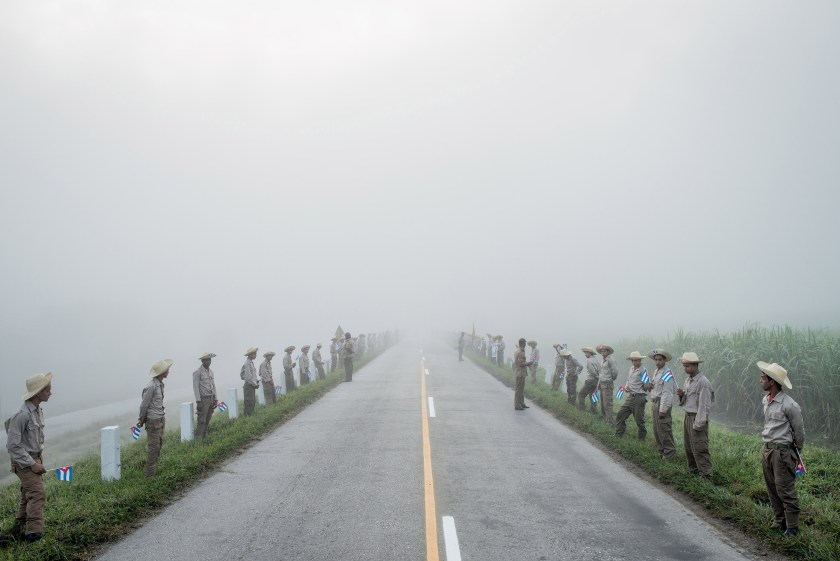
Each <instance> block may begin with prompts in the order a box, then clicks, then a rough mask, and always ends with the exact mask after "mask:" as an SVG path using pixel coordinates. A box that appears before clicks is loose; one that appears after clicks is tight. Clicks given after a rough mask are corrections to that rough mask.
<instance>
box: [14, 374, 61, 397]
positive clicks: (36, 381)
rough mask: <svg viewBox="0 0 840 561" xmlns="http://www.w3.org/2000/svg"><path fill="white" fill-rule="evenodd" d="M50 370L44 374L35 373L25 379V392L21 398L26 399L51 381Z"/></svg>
mask: <svg viewBox="0 0 840 561" xmlns="http://www.w3.org/2000/svg"><path fill="white" fill-rule="evenodd" d="M52 376H53V375H52V372H47V373H46V374H35V375H34V376H30V377H29V378H27V379H26V393H25V394H23V397H22V398H21V399H22V400H24V401H26V400H27V399H29V398H31V397H32V396H33V395H35V394H36V393H39V392H40V391H41V390H43V389H44V388H46V387H47V386H49V385H50V383H51V382H52Z"/></svg>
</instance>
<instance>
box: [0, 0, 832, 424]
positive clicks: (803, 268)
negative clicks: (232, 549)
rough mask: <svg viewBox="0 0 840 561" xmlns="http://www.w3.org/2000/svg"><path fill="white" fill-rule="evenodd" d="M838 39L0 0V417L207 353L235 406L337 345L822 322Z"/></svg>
mask: <svg viewBox="0 0 840 561" xmlns="http://www.w3.org/2000/svg"><path fill="white" fill-rule="evenodd" d="M838 29H840V3H838V2H836V1H834V0H829V1H824V2H789V1H763V0H762V1H743V2H732V1H729V0H727V1H722V2H706V1H703V2H673V1H669V0H663V1H644V2H626V1H624V0H622V1H615V2H608V1H595V2H593V1H590V0H586V1H584V0H580V1H571V2H570V1H557V0H553V1H545V2H522V1H521V0H517V1H514V0H481V1H477V0H475V1H474V0H467V1H452V0H446V1H438V0H424V1H423V2H395V1H387V2H386V1H370V0H360V1H356V2H346V1H338V0H314V1H309V2H269V1H265V0H251V1H243V2H219V1H206V0H203V1H200V2H199V1H184V2H169V1H163V0H149V1H134V2H115V1H74V0H62V1H39V2H32V1H23V0H20V1H10V0H0V197H2V199H1V200H0V235H1V236H2V242H0V244H2V245H0V294H2V308H3V309H2V314H0V382H2V397H0V399H2V405H3V409H4V410H6V409H7V408H8V407H10V406H16V404H17V403H19V397H20V395H19V394H21V393H23V392H22V390H23V380H24V379H25V378H26V377H27V376H29V375H31V374H32V373H34V372H38V371H45V370H52V371H53V372H54V373H55V374H56V384H57V390H61V388H64V389H63V390H61V391H57V392H56V399H55V401H59V402H61V400H67V399H68V398H69V396H73V399H76V396H78V395H79V393H77V392H81V393H83V394H84V399H82V398H80V400H81V401H89V400H90V399H91V397H92V396H96V395H98V393H100V392H105V391H106V390H107V391H108V392H111V390H113V389H114V388H120V389H121V391H124V392H125V393H126V395H127V396H133V395H135V394H137V395H138V396H139V392H140V389H141V388H142V385H143V384H144V383H145V381H146V380H147V378H146V375H147V372H148V368H149V366H150V365H151V364H152V363H153V362H155V361H156V360H157V359H159V358H163V357H171V358H174V359H175V360H176V364H175V367H174V368H173V374H172V376H171V377H170V383H173V384H176V385H177V384H179V383H182V382H183V383H184V384H186V381H187V380H188V379H189V373H190V372H192V371H193V370H194V369H195V368H196V367H197V365H198V361H197V360H196V357H197V356H198V355H199V354H201V353H203V352H205V351H214V352H216V353H218V354H219V358H218V359H217V363H216V374H217V377H219V378H221V379H222V380H223V381H224V382H227V381H229V382H230V385H233V382H234V381H238V372H239V366H240V364H241V361H242V360H243V358H242V353H243V352H244V350H245V349H246V348H247V347H248V346H251V345H255V346H259V347H260V348H261V352H262V351H263V350H268V349H273V350H275V351H279V350H281V349H282V348H283V347H284V346H286V345H288V344H296V345H298V347H300V346H301V345H302V344H305V343H315V342H317V341H318V340H321V341H328V339H329V337H330V335H331V334H332V332H333V330H334V329H335V327H336V325H337V324H338V323H341V325H342V326H343V327H345V328H346V329H349V330H351V331H365V332H368V331H379V330H382V329H385V328H388V327H401V328H403V329H404V330H408V329H412V328H414V327H416V326H421V327H434V328H438V329H467V330H469V329H471V327H472V323H473V322H475V325H476V330H477V331H478V332H479V333H485V332H487V331H491V332H493V333H502V334H505V335H506V338H508V339H513V338H515V337H518V336H520V335H524V336H529V334H530V333H539V334H546V336H548V334H552V335H553V334H556V337H555V338H556V339H557V340H579V339H580V334H585V336H586V337H591V338H593V339H594V341H593V342H595V340H609V339H611V338H617V337H622V336H633V335H636V334H649V335H654V336H658V335H663V336H664V335H666V334H667V333H668V332H669V331H671V330H673V329H675V328H677V327H683V328H685V329H688V330H694V329H710V328H721V329H724V330H726V329H732V328H738V327H740V326H741V325H743V324H744V323H746V322H750V321H760V322H762V323H765V324H784V323H789V324H792V325H797V326H802V325H813V326H835V327H836V326H837V323H838V322H837V318H838V317H840V291H838V289H837V287H838V286H840V271H839V270H838V267H839V265H838V254H839V253H840V252H838V249H837V245H836V244H837V241H838V239H840V221H838V220H837V217H836V216H835V215H836V213H837V209H838V207H839V206H840V205H838V203H840V190H838V186H839V185H838V177H840V157H838V154H840V103H838V101H837V100H838V99H840V62H838V61H840V58H838V53H840V35H838V33H837V30H838ZM59 381H60V382H59ZM226 385H227V384H226ZM71 387H72V388H73V391H70V388H71ZM108 395H111V394H110V393H109V394H108ZM81 401H80V402H81Z"/></svg>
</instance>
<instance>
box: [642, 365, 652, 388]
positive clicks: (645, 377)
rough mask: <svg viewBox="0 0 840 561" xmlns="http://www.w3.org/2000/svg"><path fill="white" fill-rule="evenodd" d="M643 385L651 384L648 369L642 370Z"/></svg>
mask: <svg viewBox="0 0 840 561" xmlns="http://www.w3.org/2000/svg"><path fill="white" fill-rule="evenodd" d="M642 383H643V384H649V383H650V376H648V373H647V368H645V369H644V370H642Z"/></svg>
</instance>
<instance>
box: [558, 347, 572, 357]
mask: <svg viewBox="0 0 840 561" xmlns="http://www.w3.org/2000/svg"><path fill="white" fill-rule="evenodd" d="M560 356H562V357H563V358H565V357H567V356H572V351H570V350H568V349H563V350H562V351H560Z"/></svg>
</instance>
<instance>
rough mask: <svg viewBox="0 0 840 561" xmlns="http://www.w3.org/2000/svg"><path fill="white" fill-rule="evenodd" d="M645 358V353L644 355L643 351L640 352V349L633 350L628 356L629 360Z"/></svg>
mask: <svg viewBox="0 0 840 561" xmlns="http://www.w3.org/2000/svg"><path fill="white" fill-rule="evenodd" d="M643 358H645V355H643V354H642V353H640V352H639V351H633V352H632V353H630V355H629V356H628V357H627V360H642V359H643Z"/></svg>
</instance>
